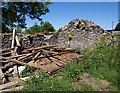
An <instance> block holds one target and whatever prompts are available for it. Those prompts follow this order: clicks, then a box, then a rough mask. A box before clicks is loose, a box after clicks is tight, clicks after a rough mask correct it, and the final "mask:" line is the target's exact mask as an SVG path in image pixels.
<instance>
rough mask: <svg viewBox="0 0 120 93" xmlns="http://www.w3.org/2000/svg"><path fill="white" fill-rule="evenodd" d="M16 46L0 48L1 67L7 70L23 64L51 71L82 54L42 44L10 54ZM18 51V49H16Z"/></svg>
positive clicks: (78, 58)
mask: <svg viewBox="0 0 120 93" xmlns="http://www.w3.org/2000/svg"><path fill="white" fill-rule="evenodd" d="M15 49H16V48H10V49H3V50H0V51H1V52H2V54H0V59H1V62H2V63H3V65H2V69H3V70H7V69H8V68H9V67H12V66H14V65H24V66H29V67H34V68H37V69H43V70H45V71H47V72H48V73H53V72H54V71H57V70H58V69H60V68H61V67H63V66H64V64H66V63H67V62H70V61H73V60H80V58H81V57H82V55H80V54H78V53H77V52H76V50H74V49H71V48H58V47H56V46H42V47H37V48H28V49H24V50H23V51H22V52H20V54H19V53H18V54H17V55H12V52H11V50H15ZM17 51H19V49H18V50H17Z"/></svg>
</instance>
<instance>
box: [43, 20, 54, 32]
mask: <svg viewBox="0 0 120 93" xmlns="http://www.w3.org/2000/svg"><path fill="white" fill-rule="evenodd" d="M43 30H44V32H54V31H55V29H54V27H53V26H52V24H51V23H49V22H45V23H43Z"/></svg>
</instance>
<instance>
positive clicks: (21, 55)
mask: <svg viewBox="0 0 120 93" xmlns="http://www.w3.org/2000/svg"><path fill="white" fill-rule="evenodd" d="M28 54H31V53H28ZM28 54H20V55H12V56H10V57H7V58H11V59H13V58H18V57H23V56H26V55H28Z"/></svg>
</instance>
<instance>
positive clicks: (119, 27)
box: [115, 23, 120, 31]
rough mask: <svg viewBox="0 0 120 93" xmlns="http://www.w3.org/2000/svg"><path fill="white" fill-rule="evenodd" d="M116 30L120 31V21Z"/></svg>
mask: <svg viewBox="0 0 120 93" xmlns="http://www.w3.org/2000/svg"><path fill="white" fill-rule="evenodd" d="M115 30H117V31H120V23H118V24H117V25H116V27H115Z"/></svg>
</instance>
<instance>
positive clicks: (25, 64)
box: [0, 56, 39, 68]
mask: <svg viewBox="0 0 120 93" xmlns="http://www.w3.org/2000/svg"><path fill="white" fill-rule="evenodd" d="M0 58H1V59H5V60H9V61H12V62H14V63H17V64H21V65H24V66H31V67H34V68H39V67H36V66H33V65H29V64H27V63H24V62H21V61H18V60H15V59H9V58H6V57H2V56H0Z"/></svg>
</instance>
